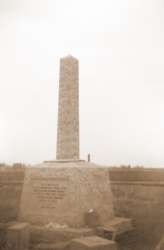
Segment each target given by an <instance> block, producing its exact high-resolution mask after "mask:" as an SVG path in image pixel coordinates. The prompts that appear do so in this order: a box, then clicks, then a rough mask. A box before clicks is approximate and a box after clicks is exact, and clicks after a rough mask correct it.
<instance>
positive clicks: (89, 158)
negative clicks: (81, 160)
mask: <svg viewBox="0 0 164 250" xmlns="http://www.w3.org/2000/svg"><path fill="white" fill-rule="evenodd" d="M87 158H88V162H90V161H91V155H90V154H88V156H87Z"/></svg>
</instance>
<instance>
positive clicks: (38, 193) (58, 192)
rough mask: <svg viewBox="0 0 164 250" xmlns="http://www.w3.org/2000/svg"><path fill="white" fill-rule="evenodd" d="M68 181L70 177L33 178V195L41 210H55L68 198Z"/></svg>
mask: <svg viewBox="0 0 164 250" xmlns="http://www.w3.org/2000/svg"><path fill="white" fill-rule="evenodd" d="M68 180H69V178H68V177H65V178H59V177H52V178H49V177H47V178H45V177H32V178H31V188H32V195H33V196H35V198H36V199H37V200H38V202H39V206H40V208H46V209H52V208H55V207H56V204H57V203H58V202H59V201H60V200H62V199H63V198H64V197H65V196H66V193H67V185H68Z"/></svg>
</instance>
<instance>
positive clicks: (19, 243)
mask: <svg viewBox="0 0 164 250" xmlns="http://www.w3.org/2000/svg"><path fill="white" fill-rule="evenodd" d="M29 238H30V231H29V225H28V224H27V223H16V224H14V225H12V226H10V227H9V228H8V229H7V235H6V247H7V249H9V250H10V249H11V250H28V249H29Z"/></svg>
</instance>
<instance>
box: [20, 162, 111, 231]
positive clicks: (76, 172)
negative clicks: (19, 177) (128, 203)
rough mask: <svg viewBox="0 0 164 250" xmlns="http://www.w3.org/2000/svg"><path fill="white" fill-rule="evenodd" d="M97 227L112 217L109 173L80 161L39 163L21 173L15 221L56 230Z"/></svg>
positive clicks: (106, 170) (99, 167)
mask: <svg viewBox="0 0 164 250" xmlns="http://www.w3.org/2000/svg"><path fill="white" fill-rule="evenodd" d="M92 212H94V213H96V214H97V217H96V219H97V225H104V224H105V223H106V222H107V221H110V220H111V219H113V218H114V213H113V199H112V193H111V188H110V179H109V170H108V168H105V167H101V166H98V165H95V164H92V163H88V162H84V161H75V162H65V163H63V162H49V163H42V164H40V165H37V166H35V167H32V168H27V169H26V171H25V179H24V185H23V191H22V197H21V204H20V214H19V220H20V221H26V222H30V223H32V224H40V225H45V224H49V223H53V224H54V225H56V226H57V227H58V226H59V227H74V228H78V227H79V228H80V227H85V226H86V220H85V218H86V214H88V213H92Z"/></svg>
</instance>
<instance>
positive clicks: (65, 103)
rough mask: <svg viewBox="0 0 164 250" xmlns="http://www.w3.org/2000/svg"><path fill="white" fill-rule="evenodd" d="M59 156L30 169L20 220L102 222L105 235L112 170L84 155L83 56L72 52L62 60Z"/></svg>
mask: <svg viewBox="0 0 164 250" xmlns="http://www.w3.org/2000/svg"><path fill="white" fill-rule="evenodd" d="M56 158H57V160H56V161H47V162H44V163H42V164H39V165H36V166H34V167H31V168H27V169H26V172H25V178H24V185H23V191H22V197H21V204H20V213H19V220H20V221H26V222H30V223H32V224H37V225H38V224H41V225H46V224H49V223H53V224H54V225H57V226H59V227H62V228H63V227H64V228H65V227H68V228H82V227H83V228H85V227H87V226H89V227H95V226H99V230H100V233H101V234H102V230H103V225H107V223H108V222H111V221H113V219H114V212H113V198H112V193H111V188H110V178H109V169H108V168H107V167H102V166H99V165H96V164H93V163H91V162H86V161H82V160H80V157H79V83H78V60H77V59H75V58H74V57H72V56H67V57H65V58H62V59H61V60H60V79H59V110H58V133H57V157H56ZM116 224H117V227H118V224H119V222H118V220H117V221H116ZM112 228H114V224H113V225H112ZM105 230H106V231H108V227H106V228H105ZM110 230H111V229H110Z"/></svg>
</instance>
